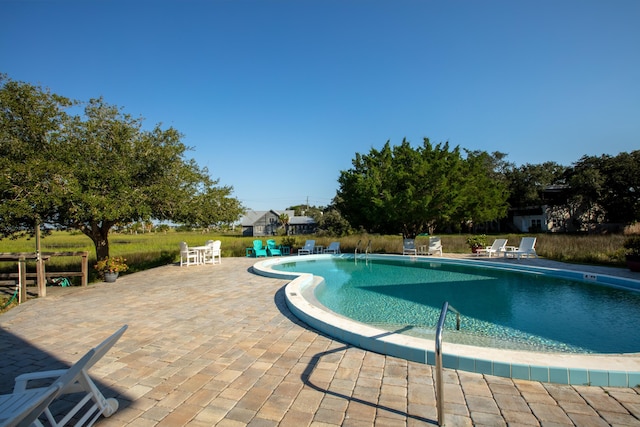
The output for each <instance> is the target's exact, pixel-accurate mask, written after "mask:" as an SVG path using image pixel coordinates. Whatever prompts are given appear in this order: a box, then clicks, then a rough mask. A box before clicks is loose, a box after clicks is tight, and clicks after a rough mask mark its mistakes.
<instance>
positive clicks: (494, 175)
mask: <svg viewBox="0 0 640 427" xmlns="http://www.w3.org/2000/svg"><path fill="white" fill-rule="evenodd" d="M505 159H506V154H504V153H500V152H494V153H491V154H489V153H487V152H484V151H468V150H461V149H460V148H459V147H454V148H451V147H450V146H449V144H448V143H446V142H445V143H441V144H435V145H434V144H432V143H431V142H430V141H429V139H428V138H425V139H424V141H423V144H422V145H421V146H418V147H415V148H414V147H412V146H411V144H410V143H409V142H408V141H407V140H406V139H405V140H403V141H402V143H401V144H400V145H399V146H391V144H390V143H389V142H387V143H386V144H385V145H384V146H383V147H382V149H381V150H377V149H371V151H370V152H369V153H368V154H359V153H356V157H355V159H353V161H352V167H351V168H350V169H348V170H344V171H342V172H341V174H340V178H339V179H338V182H339V189H338V192H337V194H336V197H335V199H334V203H333V204H332V206H331V207H330V208H329V211H335V213H334V215H337V216H338V217H339V218H340V219H342V220H344V221H346V223H347V224H348V225H349V227H350V228H351V229H360V230H366V231H369V232H372V233H383V234H402V235H403V236H404V237H405V238H411V237H415V236H417V235H418V234H421V233H431V234H433V233H434V232H435V231H436V230H443V231H450V232H451V231H471V230H473V229H474V228H475V227H477V226H478V225H481V224H487V223H491V222H499V221H501V220H503V219H504V218H506V217H507V215H508V213H509V211H510V209H524V208H527V207H536V206H541V205H547V206H550V207H551V208H552V209H554V210H555V211H556V212H563V214H562V215H559V216H560V217H562V218H564V219H565V220H566V221H570V222H571V223H570V224H569V223H567V224H565V227H564V228H565V231H569V230H591V229H594V227H595V225H596V224H602V223H616V224H619V225H625V224H630V223H633V222H636V221H638V220H639V219H640V197H639V195H640V151H633V152H631V153H620V154H618V155H617V156H610V155H602V156H584V157H582V158H581V159H580V160H579V161H578V162H576V163H575V164H574V165H573V166H570V167H567V166H561V165H558V164H556V163H554V162H546V163H543V164H541V165H531V164H525V165H523V166H519V167H517V166H515V165H514V164H512V163H509V162H507V161H506V160H505ZM550 190H554V192H553V194H555V196H554V197H552V198H550V197H549V194H550ZM334 222H335V221H334ZM342 229H343V230H344V227H342Z"/></svg>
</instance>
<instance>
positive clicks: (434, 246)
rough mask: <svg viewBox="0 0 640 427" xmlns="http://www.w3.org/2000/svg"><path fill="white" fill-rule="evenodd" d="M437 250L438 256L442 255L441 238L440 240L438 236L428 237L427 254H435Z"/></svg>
mask: <svg viewBox="0 0 640 427" xmlns="http://www.w3.org/2000/svg"><path fill="white" fill-rule="evenodd" d="M438 252H440V256H442V240H440V238H439V237H429V247H428V248H427V255H435V254H437V253H438Z"/></svg>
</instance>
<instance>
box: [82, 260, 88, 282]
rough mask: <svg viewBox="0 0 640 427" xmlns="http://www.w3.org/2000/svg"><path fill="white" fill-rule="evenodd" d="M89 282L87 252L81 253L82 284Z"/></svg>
mask: <svg viewBox="0 0 640 427" xmlns="http://www.w3.org/2000/svg"><path fill="white" fill-rule="evenodd" d="M88 284H89V252H83V253H82V286H87V285H88Z"/></svg>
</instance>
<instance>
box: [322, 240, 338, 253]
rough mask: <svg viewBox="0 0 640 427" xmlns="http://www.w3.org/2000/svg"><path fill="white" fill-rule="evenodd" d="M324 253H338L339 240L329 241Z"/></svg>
mask: <svg viewBox="0 0 640 427" xmlns="http://www.w3.org/2000/svg"><path fill="white" fill-rule="evenodd" d="M324 253H325V254H339V253H340V242H331V243H329V246H327V248H326V249H325V250H324Z"/></svg>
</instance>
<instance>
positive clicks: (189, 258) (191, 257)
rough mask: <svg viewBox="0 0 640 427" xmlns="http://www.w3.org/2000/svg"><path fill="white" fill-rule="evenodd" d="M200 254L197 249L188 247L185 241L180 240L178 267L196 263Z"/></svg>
mask: <svg viewBox="0 0 640 427" xmlns="http://www.w3.org/2000/svg"><path fill="white" fill-rule="evenodd" d="M199 258H200V254H199V253H198V251H194V250H192V249H189V245H187V242H180V267H182V266H183V265H186V266H187V267H188V266H190V265H197V264H198V262H199Z"/></svg>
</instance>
